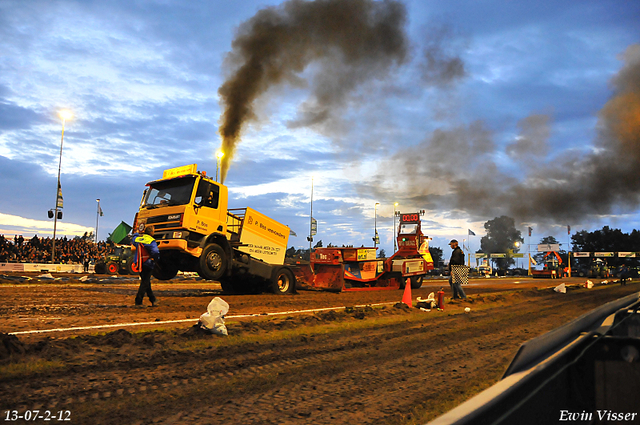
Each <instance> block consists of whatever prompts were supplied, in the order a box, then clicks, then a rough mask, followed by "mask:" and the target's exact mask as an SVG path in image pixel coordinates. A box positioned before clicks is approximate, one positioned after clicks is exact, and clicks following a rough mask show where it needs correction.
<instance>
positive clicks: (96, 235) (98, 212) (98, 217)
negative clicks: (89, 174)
mask: <svg viewBox="0 0 640 425" xmlns="http://www.w3.org/2000/svg"><path fill="white" fill-rule="evenodd" d="M96 202H97V203H98V209H97V210H96V234H95V238H96V244H97V243H98V220H99V219H100V198H98V199H96Z"/></svg>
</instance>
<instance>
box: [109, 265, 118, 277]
mask: <svg viewBox="0 0 640 425" xmlns="http://www.w3.org/2000/svg"><path fill="white" fill-rule="evenodd" d="M107 273H109V274H118V265H117V264H116V263H112V262H108V263H107Z"/></svg>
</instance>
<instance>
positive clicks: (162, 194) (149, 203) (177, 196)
mask: <svg viewBox="0 0 640 425" xmlns="http://www.w3.org/2000/svg"><path fill="white" fill-rule="evenodd" d="M195 181H196V179H195V177H185V178H179V179H173V180H166V181H159V182H154V183H152V184H151V187H150V188H149V190H148V191H147V197H146V199H145V202H144V207H145V208H156V207H160V206H165V205H184V204H188V203H189V201H190V200H191V193H192V192H193V184H194V183H195Z"/></svg>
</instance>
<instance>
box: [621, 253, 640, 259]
mask: <svg viewBox="0 0 640 425" xmlns="http://www.w3.org/2000/svg"><path fill="white" fill-rule="evenodd" d="M618 257H624V258H636V253H635V252H619V253H618Z"/></svg>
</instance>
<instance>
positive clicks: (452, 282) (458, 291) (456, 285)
mask: <svg viewBox="0 0 640 425" xmlns="http://www.w3.org/2000/svg"><path fill="white" fill-rule="evenodd" d="M449 286H451V292H453V296H452V297H451V298H453V299H459V298H467V294H465V293H464V289H462V285H460V282H458V281H457V279H455V278H454V276H449Z"/></svg>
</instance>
